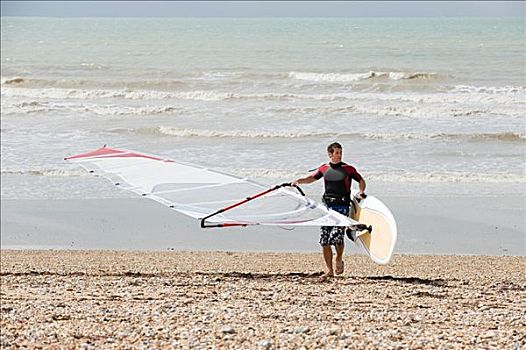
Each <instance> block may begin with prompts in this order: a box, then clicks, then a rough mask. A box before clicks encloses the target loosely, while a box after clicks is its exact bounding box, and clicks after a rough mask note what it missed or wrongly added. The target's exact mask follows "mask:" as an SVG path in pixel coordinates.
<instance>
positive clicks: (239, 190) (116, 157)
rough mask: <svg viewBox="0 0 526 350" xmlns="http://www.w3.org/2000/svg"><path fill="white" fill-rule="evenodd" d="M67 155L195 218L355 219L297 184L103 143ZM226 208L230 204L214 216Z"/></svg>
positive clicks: (230, 221) (326, 222) (337, 222)
mask: <svg viewBox="0 0 526 350" xmlns="http://www.w3.org/2000/svg"><path fill="white" fill-rule="evenodd" d="M65 159H66V160H68V161H71V162H74V163H78V164H79V165H81V166H82V167H84V168H85V169H87V170H88V171H90V172H92V173H94V174H95V175H98V176H102V177H105V178H108V179H109V180H111V181H112V182H113V183H114V184H115V185H117V186H119V187H120V188H122V189H125V190H129V191H132V192H135V193H137V194H139V195H141V196H144V197H146V198H150V199H153V200H155V201H157V202H160V203H162V204H164V205H166V206H168V207H170V208H172V209H175V210H177V211H178V212H181V213H183V214H186V215H189V216H191V217H193V218H196V219H199V220H202V219H203V218H206V222H207V223H211V224H218V226H240V225H241V226H244V225H277V226H349V225H354V224H356V223H357V222H356V221H354V220H352V219H350V218H348V217H346V216H344V215H341V214H339V213H337V212H335V211H333V210H330V209H327V208H326V207H325V206H324V205H321V204H319V203H316V202H315V201H313V200H311V199H309V198H307V197H305V196H303V195H301V194H300V193H298V191H296V190H295V189H293V188H286V187H279V186H276V187H278V188H276V189H268V187H265V186H263V185H261V184H258V183H256V182H253V181H250V180H248V179H244V178H239V177H235V176H232V175H227V174H223V173H221V172H218V171H214V170H210V169H206V168H203V167H199V166H196V165H191V164H186V163H181V162H176V161H173V160H169V159H164V158H162V157H157V156H153V155H148V154H144V153H139V152H134V151H128V150H117V149H112V148H107V147H102V148H100V149H97V150H94V151H91V152H88V153H84V154H79V155H76V156H71V157H67V158H65ZM247 198H251V199H250V200H247ZM252 198H253V199H252ZM241 202H243V203H241ZM229 207H231V208H229ZM222 208H228V210H225V211H222V212H220V213H217V214H216V215H212V216H210V215H211V214H214V213H216V212H217V211H221V209H222ZM208 216H210V217H208ZM203 222H204V221H202V222H201V223H202V225H203Z"/></svg>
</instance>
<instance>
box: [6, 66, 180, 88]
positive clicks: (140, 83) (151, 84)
mask: <svg viewBox="0 0 526 350" xmlns="http://www.w3.org/2000/svg"><path fill="white" fill-rule="evenodd" d="M93 69H97V68H93ZM1 83H2V86H3V87H19V88H57V89H87V88H89V89H91V90H104V89H149V90H160V91H162V90H174V89H180V88H181V87H183V86H184V85H185V84H186V83H185V82H184V81H183V80H180V79H144V80H110V79H107V80H90V79H80V80H79V79H42V78H23V77H11V78H6V77H2V78H1Z"/></svg>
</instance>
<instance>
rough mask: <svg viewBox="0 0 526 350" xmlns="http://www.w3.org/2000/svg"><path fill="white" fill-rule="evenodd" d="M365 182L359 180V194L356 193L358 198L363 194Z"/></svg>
mask: <svg viewBox="0 0 526 350" xmlns="http://www.w3.org/2000/svg"><path fill="white" fill-rule="evenodd" d="M365 186H366V184H365V180H364V179H363V178H362V179H360V192H358V196H359V197H362V194H363V193H364V192H365Z"/></svg>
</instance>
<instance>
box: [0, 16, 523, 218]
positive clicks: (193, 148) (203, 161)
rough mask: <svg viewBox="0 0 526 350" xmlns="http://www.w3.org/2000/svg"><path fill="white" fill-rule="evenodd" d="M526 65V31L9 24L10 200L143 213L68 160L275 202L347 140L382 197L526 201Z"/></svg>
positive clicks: (391, 24)
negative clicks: (98, 152) (155, 168)
mask: <svg viewBox="0 0 526 350" xmlns="http://www.w3.org/2000/svg"><path fill="white" fill-rule="evenodd" d="M525 62H526V40H525V22H524V19H523V18H472V17H470V18H37V17H2V18H1V134H0V135H1V181H2V186H1V197H2V199H3V200H7V199H13V200H16V199H46V200H47V199H75V198H77V199H86V198H91V199H97V198H99V199H104V198H128V197H130V198H131V197H135V195H134V194H132V193H127V192H123V191H120V190H118V189H115V188H113V187H112V186H111V185H110V184H109V183H107V182H104V181H103V180H101V179H97V178H93V177H91V176H90V175H89V174H86V173H85V172H84V171H83V170H81V169H80V168H79V167H78V166H76V165H74V164H69V163H67V162H65V161H64V157H67V156H70V155H74V154H78V153H83V152H86V151H90V150H93V149H96V148H99V147H101V146H103V145H107V146H108V147H115V148H124V149H131V150H136V151H142V152H147V153H150V154H156V155H160V156H163V157H168V158H171V159H174V160H180V161H184V162H187V163H194V164H198V165H201V166H206V167H210V168H213V169H217V170H220V171H223V172H226V173H230V174H234V175H237V176H242V177H247V178H251V179H254V180H256V181H259V182H262V183H263V184H268V185H272V184H276V183H281V182H283V181H292V180H294V179H296V178H298V177H299V176H306V175H307V174H309V172H311V171H312V169H315V168H317V167H318V166H320V165H321V164H322V163H325V162H327V161H328V158H327V153H326V147H327V145H328V144H329V143H331V142H334V141H337V142H339V143H341V144H342V145H343V154H344V156H343V160H344V161H345V162H347V163H349V164H352V165H354V166H355V167H356V168H357V169H358V171H359V172H360V173H361V174H362V176H363V177H364V178H365V180H366V181H367V184H368V191H369V193H374V194H375V195H377V196H378V197H380V198H381V197H382V196H406V197H412V196H435V197H436V196H439V197H440V196H451V195H455V196H468V197H469V196H489V197H491V196H495V197H503V196H523V197H524V196H526V193H525V192H526V190H525V188H526V171H525V170H526V168H525V160H526V147H525V146H526V118H525V112H526V71H525ZM322 189H323V185H322V184H321V182H318V183H316V184H314V185H310V186H309V187H308V189H307V192H308V193H310V194H311V195H314V196H319V195H320V194H321V191H322ZM316 198H317V197H316ZM522 210H523V209H522ZM523 214H524V213H523Z"/></svg>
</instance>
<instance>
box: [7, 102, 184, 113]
mask: <svg viewBox="0 0 526 350" xmlns="http://www.w3.org/2000/svg"><path fill="white" fill-rule="evenodd" d="M57 111H63V112H68V113H69V112H72V113H85V112H89V113H94V114H96V115H101V116H118V115H155V114H178V113H180V112H181V111H182V108H178V107H173V106H144V107H134V106H121V105H101V104H95V103H85V104H75V103H52V102H38V101H31V102H21V103H15V104H13V105H11V106H6V105H2V114H4V113H5V114H10V113H25V114H33V113H42V112H57Z"/></svg>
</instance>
